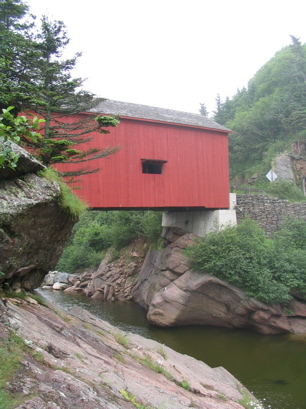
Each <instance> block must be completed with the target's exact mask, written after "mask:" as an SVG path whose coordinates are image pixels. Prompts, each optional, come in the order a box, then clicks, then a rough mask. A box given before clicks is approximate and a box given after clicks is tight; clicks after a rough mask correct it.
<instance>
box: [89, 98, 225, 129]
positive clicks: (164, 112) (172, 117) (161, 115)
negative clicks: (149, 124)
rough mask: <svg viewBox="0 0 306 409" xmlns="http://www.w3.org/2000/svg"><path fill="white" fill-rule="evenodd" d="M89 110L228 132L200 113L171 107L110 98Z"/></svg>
mask: <svg viewBox="0 0 306 409" xmlns="http://www.w3.org/2000/svg"><path fill="white" fill-rule="evenodd" d="M91 112H95V113H101V114H108V115H119V116H122V117H128V118H138V119H149V120H150V119H152V120H154V121H161V122H170V123H173V124H182V125H191V126H199V127H203V128H209V129H218V130H222V131H228V132H229V130H228V129H227V128H225V126H223V125H220V124H218V123H217V122H215V121H213V120H212V119H209V118H206V117H205V116H203V115H200V114H192V113H189V112H182V111H174V110H172V109H166V108H157V107H151V106H148V105H139V104H133V103H130V102H121V101H114V100H111V99H106V100H105V101H103V102H101V103H100V104H99V105H98V106H96V107H95V108H94V109H92V110H91Z"/></svg>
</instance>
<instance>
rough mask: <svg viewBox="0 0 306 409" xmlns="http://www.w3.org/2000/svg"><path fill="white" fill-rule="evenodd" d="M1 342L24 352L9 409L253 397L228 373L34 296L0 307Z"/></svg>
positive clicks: (177, 407) (167, 407) (165, 404)
mask: <svg viewBox="0 0 306 409" xmlns="http://www.w3.org/2000/svg"><path fill="white" fill-rule="evenodd" d="M1 340H2V343H3V345H2V347H3V348H4V346H5V345H4V344H5V341H9V344H11V345H15V346H16V345H19V353H20V354H21V355H20V359H19V362H20V363H19V364H18V365H17V363H16V367H15V369H14V371H12V373H11V377H10V378H9V379H8V380H7V382H6V383H5V385H4V388H3V391H4V393H5V394H6V396H7V397H8V398H9V397H10V395H11V398H12V399H13V398H14V401H15V403H14V405H13V406H3V407H6V408H18V409H44V408H47V409H55V408H61V409H66V408H67V409H68V408H74V409H75V408H82V409H87V408H88V409H89V408H90V409H92V408H105V409H106V408H107V409H117V408H118V409H119V408H120V409H124V408H135V407H138V408H140V409H141V408H143V409H149V408H151V409H154V408H164V409H183V408H188V407H189V408H192V407H193V408H204V409H205V408H207V409H208V408H210V409H214V408H215V409H219V408H222V409H242V408H243V407H246V406H242V405H241V404H240V403H238V402H242V400H244V402H246V400H249V399H253V398H252V396H251V395H250V394H249V392H248V391H247V390H246V389H245V388H244V387H243V386H242V385H241V384H240V383H239V382H238V381H237V380H236V379H235V378H234V377H233V376H232V375H231V374H229V373H228V372H227V371H226V370H225V369H223V368H221V367H219V368H214V369H213V368H210V367H209V366H208V365H206V364H204V363H203V362H200V361H197V360H196V359H194V358H191V357H188V356H186V355H182V354H179V353H177V352H175V351H173V350H172V349H170V348H168V347H166V346H163V345H161V344H159V343H157V342H155V341H152V340H148V339H145V338H143V337H140V336H139V335H135V334H131V333H125V332H123V331H121V330H119V329H117V328H116V327H114V326H112V325H110V324H108V323H107V322H105V321H102V320H100V319H98V318H96V317H94V316H92V315H91V314H89V313H88V312H86V311H84V310H83V309H80V308H78V307H73V308H72V310H71V311H70V313H69V314H68V313H66V312H64V311H62V310H59V309H58V308H57V307H55V306H53V305H51V304H49V306H48V307H46V306H43V305H39V304H37V303H36V301H35V300H33V299H32V298H28V299H27V300H20V299H9V300H8V303H7V306H6V307H4V306H1ZM9 344H6V345H9ZM15 346H14V348H15ZM16 348H17V346H16ZM6 353H8V351H6ZM15 355H16V353H15ZM247 396H249V397H247ZM9 402H13V401H12V400H11V401H10V400H9ZM253 407H254V406H253ZM258 407H260V406H258Z"/></svg>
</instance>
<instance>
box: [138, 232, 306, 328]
mask: <svg viewBox="0 0 306 409" xmlns="http://www.w3.org/2000/svg"><path fill="white" fill-rule="evenodd" d="M166 237H167V238H168V240H169V238H170V241H171V242H170V244H169V245H168V246H167V247H166V248H164V249H163V250H159V251H152V252H149V253H148V254H147V257H146V259H145V261H144V264H143V266H142V270H141V273H140V277H139V280H138V284H137V287H136V289H135V291H134V293H133V298H134V300H135V301H136V302H137V303H138V304H140V305H141V306H142V307H143V308H145V309H146V310H147V311H148V314H147V318H148V320H149V321H150V322H151V323H153V324H155V325H159V326H164V327H166V326H182V325H211V326H220V327H228V328H249V329H252V330H255V331H257V332H260V333H263V334H282V333H290V332H291V333H300V334H301V333H306V303H305V300H303V299H298V298H297V297H294V299H293V300H292V301H291V303H290V304H289V305H288V306H286V308H282V306H280V305H267V304H265V303H262V302H260V301H257V300H255V299H253V298H251V297H249V296H248V295H247V294H246V293H245V292H244V291H242V290H241V289H239V288H237V287H235V286H233V285H230V284H228V283H227V282H225V281H222V280H220V279H218V278H216V277H213V276H211V275H208V274H205V273H203V272H198V271H194V270H192V269H191V268H190V266H189V264H188V261H187V260H186V258H185V256H184V248H186V247H187V246H188V244H190V243H191V242H192V241H193V240H194V236H193V235H192V234H190V233H187V234H183V235H182V236H180V237H178V236H177V235H173V232H171V231H170V232H169V231H168V232H166Z"/></svg>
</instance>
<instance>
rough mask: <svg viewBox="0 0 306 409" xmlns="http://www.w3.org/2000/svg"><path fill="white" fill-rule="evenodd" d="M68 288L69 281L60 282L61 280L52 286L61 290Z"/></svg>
mask: <svg viewBox="0 0 306 409" xmlns="http://www.w3.org/2000/svg"><path fill="white" fill-rule="evenodd" d="M66 288H68V284H67V283H60V282H59V281H57V282H56V283H54V284H53V286H52V289H53V290H59V291H64V290H66Z"/></svg>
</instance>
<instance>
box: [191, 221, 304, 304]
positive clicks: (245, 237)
mask: <svg viewBox="0 0 306 409" xmlns="http://www.w3.org/2000/svg"><path fill="white" fill-rule="evenodd" d="M305 239H306V221H304V220H295V219H288V220H287V221H286V222H285V223H284V225H283V226H282V228H281V229H280V230H279V231H278V232H277V233H275V235H274V237H273V238H272V239H268V238H266V237H265V235H264V232H263V230H262V229H260V228H259V227H258V225H257V224H256V222H255V221H252V220H245V221H244V222H243V223H241V224H240V225H238V226H237V227H229V228H227V229H225V230H222V231H220V232H218V233H210V234H208V235H207V236H205V237H204V238H203V239H201V240H199V242H198V243H197V244H195V245H193V246H191V247H189V249H188V250H187V254H188V257H189V258H190V260H191V262H192V266H193V267H194V268H196V269H198V270H200V271H203V272H204V273H207V274H211V275H214V276H216V277H219V278H221V279H223V280H225V281H227V282H229V283H231V284H233V285H235V286H237V287H239V288H242V289H243V290H244V291H245V292H246V293H247V294H248V295H250V296H251V297H253V298H255V299H258V300H260V301H264V302H267V303H280V302H285V303H286V302H288V301H290V299H291V298H292V297H291V294H290V293H291V291H293V290H299V291H300V292H302V293H306V275H305V263H306V248H305Z"/></svg>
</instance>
